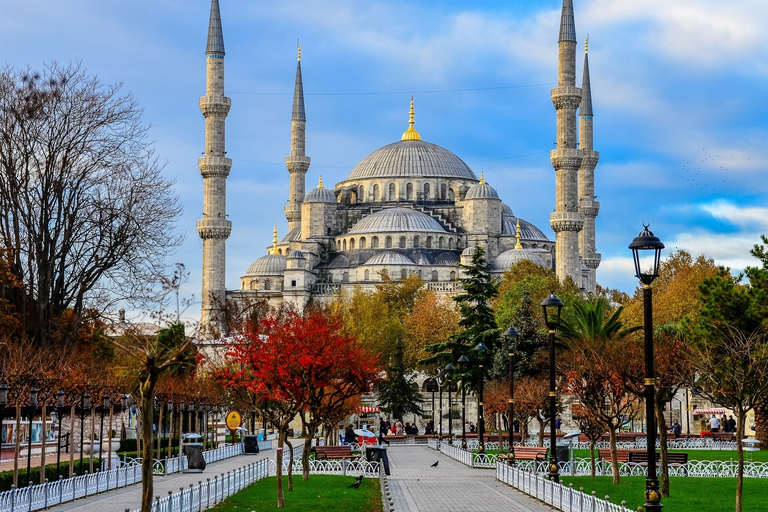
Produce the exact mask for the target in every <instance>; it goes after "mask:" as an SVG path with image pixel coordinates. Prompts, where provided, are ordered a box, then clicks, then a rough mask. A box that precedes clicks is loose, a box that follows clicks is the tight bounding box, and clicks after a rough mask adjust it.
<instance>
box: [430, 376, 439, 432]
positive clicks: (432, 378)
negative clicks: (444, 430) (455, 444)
mask: <svg viewBox="0 0 768 512" xmlns="http://www.w3.org/2000/svg"><path fill="white" fill-rule="evenodd" d="M428 382H429V384H428V385H429V389H430V390H431V391H432V437H435V384H437V380H435V378H434V377H430V379H429V381H428Z"/></svg>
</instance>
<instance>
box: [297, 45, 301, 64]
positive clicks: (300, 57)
mask: <svg viewBox="0 0 768 512" xmlns="http://www.w3.org/2000/svg"><path fill="white" fill-rule="evenodd" d="M297 44H298V45H299V57H298V58H299V62H301V42H298V43H297Z"/></svg>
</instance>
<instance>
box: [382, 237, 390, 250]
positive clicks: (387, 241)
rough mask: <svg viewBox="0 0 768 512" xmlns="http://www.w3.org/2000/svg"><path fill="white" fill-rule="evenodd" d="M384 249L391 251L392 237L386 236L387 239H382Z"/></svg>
mask: <svg viewBox="0 0 768 512" xmlns="http://www.w3.org/2000/svg"><path fill="white" fill-rule="evenodd" d="M384 247H386V248H387V249H391V248H392V237H391V236H388V237H387V238H385V239H384Z"/></svg>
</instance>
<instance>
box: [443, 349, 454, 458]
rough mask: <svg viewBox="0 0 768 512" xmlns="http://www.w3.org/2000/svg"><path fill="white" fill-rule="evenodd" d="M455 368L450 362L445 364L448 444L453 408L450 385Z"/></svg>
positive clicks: (451, 434) (451, 431)
mask: <svg viewBox="0 0 768 512" xmlns="http://www.w3.org/2000/svg"><path fill="white" fill-rule="evenodd" d="M455 370H456V369H455V368H454V367H453V365H452V364H451V363H448V364H447V365H445V379H446V381H447V382H448V444H450V445H452V444H453V408H452V405H451V404H452V402H451V386H452V385H453V372H454V371H455Z"/></svg>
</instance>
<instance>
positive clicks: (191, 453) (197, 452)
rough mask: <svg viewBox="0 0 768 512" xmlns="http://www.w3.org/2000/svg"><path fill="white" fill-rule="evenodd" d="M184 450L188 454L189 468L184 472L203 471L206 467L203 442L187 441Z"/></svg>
mask: <svg viewBox="0 0 768 512" xmlns="http://www.w3.org/2000/svg"><path fill="white" fill-rule="evenodd" d="M184 451H185V453H186V454H187V469H185V470H184V473H202V472H203V470H204V469H205V458H203V443H185V444H184Z"/></svg>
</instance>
